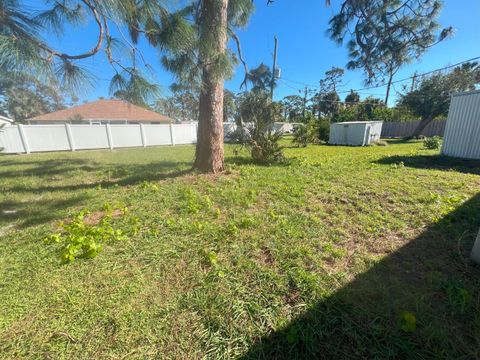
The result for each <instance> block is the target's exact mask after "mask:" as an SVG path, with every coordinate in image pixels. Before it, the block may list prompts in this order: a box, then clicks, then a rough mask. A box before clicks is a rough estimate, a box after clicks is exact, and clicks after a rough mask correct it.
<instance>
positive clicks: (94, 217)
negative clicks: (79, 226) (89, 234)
mask: <svg viewBox="0 0 480 360" xmlns="http://www.w3.org/2000/svg"><path fill="white" fill-rule="evenodd" d="M122 214H123V212H122V210H120V209H116V210H113V211H112V212H111V213H109V214H108V215H110V217H111V218H113V219H115V218H118V217H120V216H121V215H122ZM106 215H107V213H106V212H105V211H95V212H93V213H90V214H88V215H86V216H85V218H84V222H85V224H87V225H97V224H98V223H99V222H100V221H101V220H102V219H103V218H104V217H105V216H106Z"/></svg>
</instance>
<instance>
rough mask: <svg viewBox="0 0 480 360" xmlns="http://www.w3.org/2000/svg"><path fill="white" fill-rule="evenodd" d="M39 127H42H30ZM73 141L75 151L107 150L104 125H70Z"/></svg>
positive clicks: (106, 136)
mask: <svg viewBox="0 0 480 360" xmlns="http://www.w3.org/2000/svg"><path fill="white" fill-rule="evenodd" d="M32 126H36V127H40V126H43V125H32ZM71 129H72V136H73V141H74V143H75V148H76V149H77V150H82V149H85V150H88V149H108V147H109V146H108V135H107V130H106V127H105V125H71Z"/></svg>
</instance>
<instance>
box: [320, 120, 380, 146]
mask: <svg viewBox="0 0 480 360" xmlns="http://www.w3.org/2000/svg"><path fill="white" fill-rule="evenodd" d="M382 125H383V122H381V121H349V122H342V123H334V124H332V125H331V126H330V140H329V141H328V143H329V144H332V145H357V146H366V145H370V144H372V143H374V142H375V141H378V140H380V135H381V134H382Z"/></svg>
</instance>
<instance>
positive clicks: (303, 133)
mask: <svg viewBox="0 0 480 360" xmlns="http://www.w3.org/2000/svg"><path fill="white" fill-rule="evenodd" d="M292 141H293V142H294V143H295V144H297V145H298V146H302V147H306V146H307V145H308V144H312V143H317V142H318V126H317V123H316V122H315V121H309V122H308V123H306V124H299V125H298V126H297V128H296V129H295V131H294V133H293V139H292Z"/></svg>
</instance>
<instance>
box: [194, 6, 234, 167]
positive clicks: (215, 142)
mask: <svg viewBox="0 0 480 360" xmlns="http://www.w3.org/2000/svg"><path fill="white" fill-rule="evenodd" d="M227 8H228V0H204V1H202V13H201V16H202V20H201V22H202V25H201V26H202V30H201V35H200V41H201V42H202V43H203V44H208V45H207V47H208V48H209V51H204V54H203V56H202V55H201V61H202V87H201V91H200V103H199V118H198V134H197V147H196V153H195V163H194V167H195V168H196V169H198V170H200V171H201V172H208V173H217V172H221V171H223V169H224V149H223V89H224V84H223V77H222V76H220V75H219V74H218V73H219V69H218V68H215V65H216V64H215V60H216V57H217V56H221V55H224V54H225V50H226V46H227Z"/></svg>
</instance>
